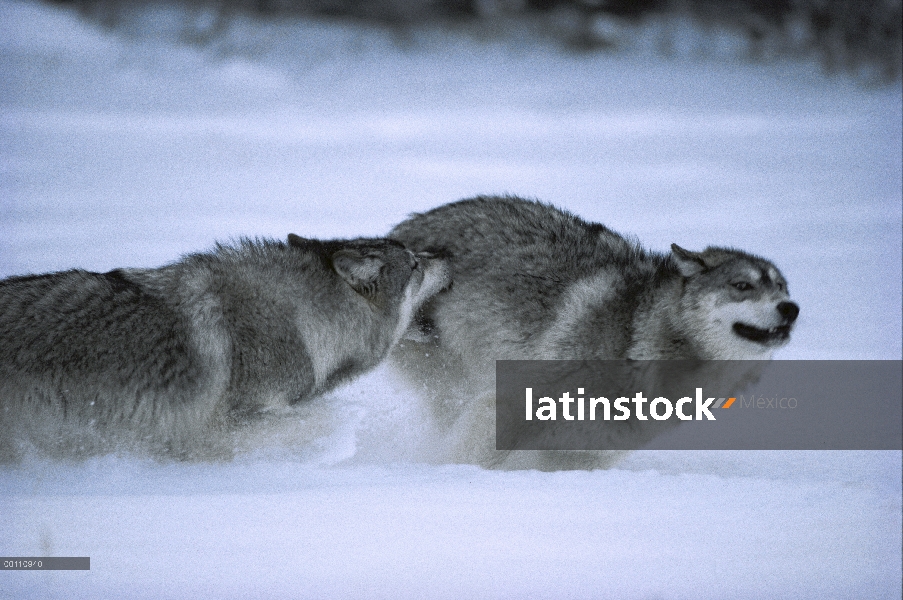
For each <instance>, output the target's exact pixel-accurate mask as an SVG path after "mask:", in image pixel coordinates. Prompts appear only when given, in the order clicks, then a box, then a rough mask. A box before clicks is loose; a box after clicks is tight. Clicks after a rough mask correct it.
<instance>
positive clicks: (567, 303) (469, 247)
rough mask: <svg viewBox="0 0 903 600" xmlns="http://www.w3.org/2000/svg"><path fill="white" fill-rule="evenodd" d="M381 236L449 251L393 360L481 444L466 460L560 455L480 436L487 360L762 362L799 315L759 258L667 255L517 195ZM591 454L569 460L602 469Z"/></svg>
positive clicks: (490, 427) (467, 440)
mask: <svg viewBox="0 0 903 600" xmlns="http://www.w3.org/2000/svg"><path fill="white" fill-rule="evenodd" d="M389 237H391V238H393V239H396V240H398V241H400V242H402V243H403V244H405V245H406V246H407V247H409V248H412V249H414V250H416V251H438V252H444V253H447V255H448V256H449V257H450V260H451V263H452V268H453V270H454V273H455V280H454V284H453V285H452V286H451V287H450V289H448V290H447V291H445V292H443V293H441V294H438V295H437V296H435V297H434V298H433V299H432V300H431V301H430V302H428V303H427V304H426V305H425V306H424V308H423V309H422V311H421V313H420V315H419V316H418V318H417V320H416V321H415V323H416V327H417V328H418V330H417V331H414V332H412V335H410V336H409V337H410V338H411V339H410V340H407V341H405V342H404V343H403V345H402V347H399V348H398V349H397V350H396V351H395V352H394V356H393V362H394V363H395V364H396V366H398V367H400V368H401V370H402V371H403V372H405V373H406V374H407V375H408V376H409V377H410V378H411V379H412V381H414V382H415V383H417V384H418V385H420V386H423V387H424V388H425V389H426V390H427V394H428V395H430V396H432V397H434V398H441V400H440V401H438V404H439V406H437V408H436V409H435V410H436V412H437V414H438V415H439V417H440V419H442V420H445V421H446V426H447V427H457V428H458V429H457V431H456V433H455V434H454V435H455V436H457V442H456V443H458V444H459V445H462V444H463V445H464V446H467V447H470V446H473V445H474V444H476V445H480V444H482V449H481V450H477V451H476V452H475V453H474V452H470V451H468V450H467V449H466V448H465V449H464V450H461V449H459V450H460V451H461V452H463V455H462V456H463V458H462V460H464V461H466V462H471V461H473V460H475V461H476V462H480V463H481V464H487V465H496V464H498V463H502V462H504V463H506V464H511V463H512V461H514V462H518V464H520V463H522V462H523V461H525V460H526V461H527V462H526V463H525V464H526V466H535V467H539V468H545V467H548V468H554V466H550V465H554V464H558V463H556V461H558V459H559V458H561V457H563V456H565V454H563V453H559V454H557V455H541V454H536V455H535V456H534V458H529V457H526V455H525V454H524V453H519V454H520V455H519V456H517V457H515V456H508V455H505V454H503V453H495V452H494V450H493V449H492V448H489V447H488V446H487V444H488V442H487V441H486V438H487V437H488V439H489V441H490V442H491V440H492V439H493V436H494V408H493V398H492V395H491V393H490V392H489V390H491V389H493V383H492V382H493V381H494V379H493V378H494V366H495V361H496V360H500V359H637V360H651V359H707V360H712V359H768V358H770V357H771V354H772V353H773V351H774V350H775V349H777V348H779V347H781V346H783V345H784V344H786V343H787V341H788V340H789V335H790V332H791V329H792V326H793V323H794V321H795V319H796V317H797V315H798V313H799V307H798V306H797V305H796V304H794V303H793V302H791V301H790V300H789V295H788V290H787V283H786V280H785V279H784V277H783V276H782V275H781V273H780V271H779V270H778V269H777V267H775V266H774V265H773V264H772V263H771V262H769V261H767V260H765V259H763V258H760V257H757V256H754V255H751V254H748V253H746V252H743V251H740V250H736V249H732V248H718V247H709V248H706V249H705V250H703V251H701V252H691V251H688V250H684V249H683V248H681V247H679V246H677V245H676V244H674V245H672V252H671V253H670V254H659V253H655V252H650V251H647V250H644V249H643V248H642V247H640V246H639V245H638V244H637V243H636V242H634V241H631V240H629V239H627V238H625V237H623V236H621V235H619V234H617V233H615V232H614V231H612V230H610V229H608V228H607V227H605V226H604V225H601V224H598V223H590V222H586V221H584V220H582V219H580V218H579V217H577V216H575V215H572V214H570V213H568V212H566V211H563V210H560V209H557V208H555V207H553V206H551V205H548V204H544V203H541V202H537V201H530V200H524V199H521V198H516V197H477V198H473V199H468V200H462V201H459V202H455V203H452V204H448V205H445V206H440V207H438V208H436V209H433V210H431V211H429V212H426V213H423V214H414V215H412V216H411V217H410V218H409V219H407V220H406V221H404V222H402V223H401V224H399V225H398V226H396V227H395V228H394V229H393V230H392V231H391V233H390V234H389ZM437 382H440V383H437ZM449 390H453V391H451V392H449ZM449 394H450V395H451V397H452V398H454V399H453V400H448V397H449ZM475 398H479V399H475ZM450 423H455V425H454V426H452V425H451V424H450ZM462 440H463V441H462ZM599 456H600V455H599V454H597V453H590V454H583V453H580V454H573V453H572V454H570V455H569V459H568V461H570V464H574V465H577V466H581V467H582V466H587V465H601V466H604V464H603V463H605V460H602V462H601V463H600V462H599ZM536 457H538V458H536ZM556 457H557V458H556ZM609 457H610V456H609ZM537 460H538V461H539V463H537V462H536V461H537ZM548 461H551V462H548Z"/></svg>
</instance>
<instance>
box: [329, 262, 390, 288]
mask: <svg viewBox="0 0 903 600" xmlns="http://www.w3.org/2000/svg"><path fill="white" fill-rule="evenodd" d="M384 266H385V263H384V262H383V261H382V260H380V259H379V258H376V257H374V256H361V255H360V254H359V253H358V252H355V251H354V250H339V251H338V252H336V253H335V254H333V255H332V268H333V269H335V272H336V273H338V274H339V276H341V278H342V279H344V280H345V282H346V283H348V285H350V286H351V288H352V289H353V290H354V291H355V292H357V293H358V294H360V295H362V296H366V297H370V296H373V294H374V293H375V292H376V282H377V280H378V279H379V275H380V273H382V270H383V267H384Z"/></svg>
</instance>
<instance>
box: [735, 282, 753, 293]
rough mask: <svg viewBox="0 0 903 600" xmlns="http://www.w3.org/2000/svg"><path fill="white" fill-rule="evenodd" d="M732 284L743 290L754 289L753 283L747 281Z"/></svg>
mask: <svg viewBox="0 0 903 600" xmlns="http://www.w3.org/2000/svg"><path fill="white" fill-rule="evenodd" d="M731 285H732V286H734V287H735V288H737V289H738V290H740V291H741V292H745V291H747V290H751V289H753V286H752V284H751V283H748V282H746V281H738V282H737V283H732V284H731Z"/></svg>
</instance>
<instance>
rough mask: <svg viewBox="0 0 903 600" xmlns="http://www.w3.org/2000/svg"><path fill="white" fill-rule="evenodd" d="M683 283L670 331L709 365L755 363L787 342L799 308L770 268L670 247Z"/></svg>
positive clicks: (709, 251)
mask: <svg viewBox="0 0 903 600" xmlns="http://www.w3.org/2000/svg"><path fill="white" fill-rule="evenodd" d="M671 250H672V258H673V260H674V262H675V263H676V265H677V269H678V271H679V272H680V275H681V276H682V277H683V288H682V294H681V299H680V302H679V305H678V308H677V318H676V321H677V323H675V324H674V325H676V327H677V328H678V329H679V330H680V331H681V332H682V333H683V334H684V335H685V336H687V338H688V339H690V340H691V341H692V342H693V343H694V345H696V346H697V348H698V349H699V350H700V351H701V352H700V353H701V354H702V355H703V356H702V358H709V359H759V358H762V359H764V358H769V357H770V355H771V353H772V352H773V351H774V350H775V349H777V348H779V347H781V346H783V345H785V344H786V343H787V342H788V340H789V339H790V332H791V330H792V329H793V324H794V322H795V321H796V318H797V315H799V311H800V309H799V306H798V305H797V304H796V303H794V302H791V301H790V295H789V292H788V289H787V281H786V280H785V279H784V276H783V275H781V272H780V271H779V270H778V269H777V267H775V266H774V265H773V264H772V263H771V262H769V261H767V260H765V259H763V258H760V257H757V256H753V255H751V254H747V253H745V252H742V251H740V250H735V249H730V248H715V247H709V248H706V249H705V250H704V251H702V252H690V251H688V250H684V249H683V248H681V247H680V246H678V245H677V244H672V245H671Z"/></svg>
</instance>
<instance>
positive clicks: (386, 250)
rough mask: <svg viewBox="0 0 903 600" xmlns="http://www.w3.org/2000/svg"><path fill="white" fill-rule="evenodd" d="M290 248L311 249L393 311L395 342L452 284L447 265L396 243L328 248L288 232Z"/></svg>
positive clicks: (357, 242) (384, 308)
mask: <svg viewBox="0 0 903 600" xmlns="http://www.w3.org/2000/svg"><path fill="white" fill-rule="evenodd" d="M288 242H289V245H291V246H295V247H298V248H307V249H310V248H311V246H313V245H315V246H317V247H318V249H319V251H320V252H323V253H324V254H325V255H326V256H324V258H325V259H326V261H327V262H328V263H329V264H330V265H331V267H332V269H333V270H334V271H335V272H336V273H337V274H338V275H339V276H340V277H341V278H342V279H343V280H344V281H345V283H347V284H348V285H349V286H350V287H351V288H352V289H353V290H354V291H355V292H357V293H358V294H360V295H361V296H363V297H364V298H366V299H367V300H368V301H369V302H370V304H371V305H372V306H373V307H374V308H376V309H377V310H382V311H388V312H395V311H396V310H397V313H396V314H397V318H398V320H397V326H396V328H395V333H394V335H393V338H392V343H395V342H397V341H398V340H399V339H400V338H401V336H402V335H403V334H404V332H405V330H406V329H407V327H408V325H409V324H410V323H411V320H412V318H413V314H414V312H415V311H416V310H417V309H418V308H420V306H421V305H422V304H423V303H424V302H426V301H427V300H428V299H429V298H431V297H432V296H434V295H435V294H437V293H438V292H439V291H440V290H442V289H443V288H445V287H446V286H448V284H449V282H450V281H451V275H450V268H449V266H448V262H447V261H446V260H444V259H442V258H440V257H437V256H435V255H433V254H430V253H427V252H421V253H419V254H414V253H413V252H411V251H410V250H408V249H406V248H405V247H404V245H402V244H401V243H400V242H396V241H393V240H387V239H379V238H377V239H366V238H364V239H356V240H347V241H342V242H341V244H340V245H336V246H334V247H333V246H332V245H330V244H329V243H326V244H324V243H323V242H319V241H316V240H307V239H305V238H301V237H299V236H297V235H295V234H289V236H288Z"/></svg>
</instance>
